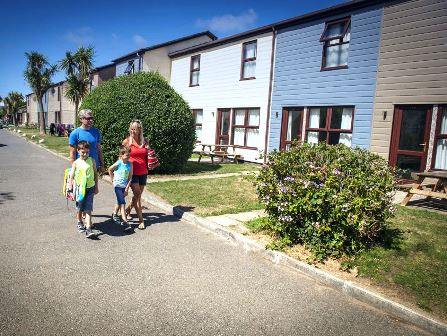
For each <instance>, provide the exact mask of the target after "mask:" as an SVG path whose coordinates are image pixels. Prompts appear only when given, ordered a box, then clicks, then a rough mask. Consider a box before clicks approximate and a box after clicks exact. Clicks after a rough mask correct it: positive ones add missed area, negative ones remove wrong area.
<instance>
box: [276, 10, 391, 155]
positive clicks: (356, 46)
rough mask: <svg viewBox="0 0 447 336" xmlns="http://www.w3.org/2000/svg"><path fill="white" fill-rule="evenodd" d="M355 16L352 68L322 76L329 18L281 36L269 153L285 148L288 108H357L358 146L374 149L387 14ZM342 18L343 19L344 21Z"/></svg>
mask: <svg viewBox="0 0 447 336" xmlns="http://www.w3.org/2000/svg"><path fill="white" fill-rule="evenodd" d="M345 16H351V42H350V45H349V57H348V68H347V69H339V70H332V71H321V58H322V52H323V44H322V43H321V42H320V41H319V40H320V36H321V34H322V33H323V29H324V26H325V22H326V21H330V20H333V19H337V17H328V18H325V19H324V20H323V19H321V20H318V21H314V22H310V23H306V24H301V25H297V26H293V27H288V28H284V29H282V30H279V31H278V35H277V40H276V50H275V69H274V70H275V72H274V82H273V91H272V108H271V115H270V131H269V149H270V150H272V149H275V148H279V144H280V136H281V118H282V109H283V107H290V106H300V107H310V106H335V105H350V106H355V115H354V128H353V137H352V145H353V146H359V147H363V148H368V147H369V144H370V136H371V119H372V113H373V103H374V92H375V84H376V73H377V64H378V54H379V46H380V29H381V20H382V9H381V8H380V7H379V6H376V7H368V8H364V9H361V10H357V11H354V12H347V13H344V15H343V16H339V17H345ZM339 17H338V18H339Z"/></svg>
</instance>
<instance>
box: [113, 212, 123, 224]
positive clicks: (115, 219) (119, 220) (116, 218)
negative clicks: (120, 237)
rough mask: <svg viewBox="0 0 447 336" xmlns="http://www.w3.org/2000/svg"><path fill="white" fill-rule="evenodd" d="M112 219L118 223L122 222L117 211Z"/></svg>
mask: <svg viewBox="0 0 447 336" xmlns="http://www.w3.org/2000/svg"><path fill="white" fill-rule="evenodd" d="M112 220H113V221H114V222H115V223H117V224H119V223H121V219H120V216H118V215H117V214H116V213H113V214H112Z"/></svg>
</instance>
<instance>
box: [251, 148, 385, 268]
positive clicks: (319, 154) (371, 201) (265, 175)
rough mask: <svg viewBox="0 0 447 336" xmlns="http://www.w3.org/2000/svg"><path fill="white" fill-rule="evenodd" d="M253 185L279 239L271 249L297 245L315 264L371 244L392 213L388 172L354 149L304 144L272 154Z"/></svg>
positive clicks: (378, 159) (373, 158)
mask: <svg viewBox="0 0 447 336" xmlns="http://www.w3.org/2000/svg"><path fill="white" fill-rule="evenodd" d="M256 184H257V192H258V195H259V198H260V201H261V202H262V203H263V204H264V205H265V208H266V212H267V214H268V215H269V221H268V228H269V229H270V230H272V231H274V232H275V233H276V235H277V237H278V238H279V239H278V240H277V241H276V242H275V244H274V246H273V247H283V246H285V245H289V244H294V243H302V244H304V245H305V246H306V247H307V248H309V249H310V250H311V251H312V252H313V255H314V257H315V258H316V259H318V260H321V259H324V258H326V257H328V256H334V257H340V256H341V255H343V254H348V255H349V254H355V253H356V252H358V251H360V250H361V249H363V248H364V247H366V246H368V245H371V244H374V243H375V242H376V241H378V240H379V238H380V236H381V234H382V233H383V232H384V229H385V228H386V220H387V219H388V218H390V216H392V215H393V212H394V207H393V205H392V196H393V192H394V171H393V169H392V168H390V167H389V166H388V164H387V162H386V161H385V160H384V159H383V158H381V157H379V156H378V155H376V154H373V153H371V152H368V151H366V150H362V149H359V148H356V149H351V148H348V147H346V146H344V145H337V146H331V145H326V144H318V145H310V144H303V145H299V146H294V147H293V148H292V149H291V150H289V151H287V152H274V153H272V154H270V156H269V164H268V165H267V166H266V167H264V168H263V169H262V171H261V173H260V174H259V176H258V178H257V181H256Z"/></svg>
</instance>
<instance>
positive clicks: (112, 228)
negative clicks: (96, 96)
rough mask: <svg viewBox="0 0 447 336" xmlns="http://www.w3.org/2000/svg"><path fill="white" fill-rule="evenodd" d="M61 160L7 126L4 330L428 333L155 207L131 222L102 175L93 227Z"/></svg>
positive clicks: (1, 287) (2, 196)
mask: <svg viewBox="0 0 447 336" xmlns="http://www.w3.org/2000/svg"><path fill="white" fill-rule="evenodd" d="M65 167H67V161H65V160H63V159H60V158H58V157H55V156H54V155H52V154H51V153H48V152H47V151H45V150H43V149H41V148H38V147H36V146H34V145H31V144H29V143H27V142H26V141H25V140H24V139H21V138H19V137H17V136H14V135H12V134H10V133H8V132H7V131H6V130H0V230H1V234H0V335H108V336H111V335H306V336H308V335H424V334H425V333H424V332H422V331H421V330H419V329H416V328H414V327H412V326H409V325H408V324H405V323H403V322H400V321H397V320H395V319H394V318H392V317H390V316H387V315H385V314H383V313H382V312H381V311H378V310H376V309H374V308H371V307H370V306H368V305H364V304H362V303H360V302H358V301H356V300H353V299H351V298H349V297H347V296H346V295H344V294H343V293H340V292H338V291H336V290H334V289H331V288H328V287H326V286H323V285H321V284H319V283H318V282H316V281H315V280H313V279H311V278H309V277H307V276H305V275H304V274H301V273H299V272H297V271H294V270H290V269H288V268H286V267H284V266H280V265H274V264H272V263H270V262H268V261H266V260H264V259H262V258H260V257H257V256H256V255H253V254H250V253H245V252H244V251H242V250H240V249H239V248H237V247H235V246H233V245H232V244H230V243H229V242H227V241H225V240H223V239H221V238H219V237H217V236H214V235H213V234H210V233H209V232H208V231H204V230H202V229H200V228H198V227H196V226H194V225H191V224H189V223H186V222H184V221H181V220H178V219H177V218H176V217H174V216H172V215H170V214H165V213H163V212H162V211H160V210H158V209H156V208H154V207H149V210H146V211H145V212H146V213H145V216H146V220H147V223H148V224H150V226H149V227H148V228H147V229H146V230H144V231H138V230H136V231H135V233H133V234H124V233H123V232H122V230H121V228H119V227H117V225H115V224H114V223H112V221H111V220H110V213H111V209H112V207H113V204H114V194H113V191H112V187H111V186H110V185H109V184H107V183H105V182H104V181H101V182H100V188H99V189H100V194H99V195H98V196H97V197H96V198H95V205H94V221H95V223H96V229H97V230H99V231H100V232H101V235H100V236H99V239H98V240H90V239H86V238H85V237H84V236H83V235H82V234H80V233H78V232H77V231H76V229H75V223H74V220H73V214H74V211H73V209H72V208H70V207H69V208H68V209H67V204H66V201H65V200H64V199H63V198H62V196H61V195H60V188H61V183H62V175H63V170H64V168H65Z"/></svg>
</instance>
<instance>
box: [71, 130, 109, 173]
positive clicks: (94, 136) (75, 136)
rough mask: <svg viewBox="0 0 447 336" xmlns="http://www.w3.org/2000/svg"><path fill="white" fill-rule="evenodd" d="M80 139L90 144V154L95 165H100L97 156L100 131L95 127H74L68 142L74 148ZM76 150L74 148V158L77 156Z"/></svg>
mask: <svg viewBox="0 0 447 336" xmlns="http://www.w3.org/2000/svg"><path fill="white" fill-rule="evenodd" d="M80 141H87V142H88V143H89V144H90V156H91V157H92V158H93V159H94V160H95V162H96V167H98V168H99V167H100V166H101V165H100V164H99V157H98V145H99V144H100V143H101V133H100V132H99V129H97V128H94V127H92V128H90V129H88V130H87V129H85V128H82V127H78V128H76V129H75V130H74V131H73V132H71V133H70V138H69V139H68V143H69V144H70V146H73V147H74V148H76V147H77V145H78V143H79V142H80ZM78 157H79V155H78V151H77V150H76V158H78Z"/></svg>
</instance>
